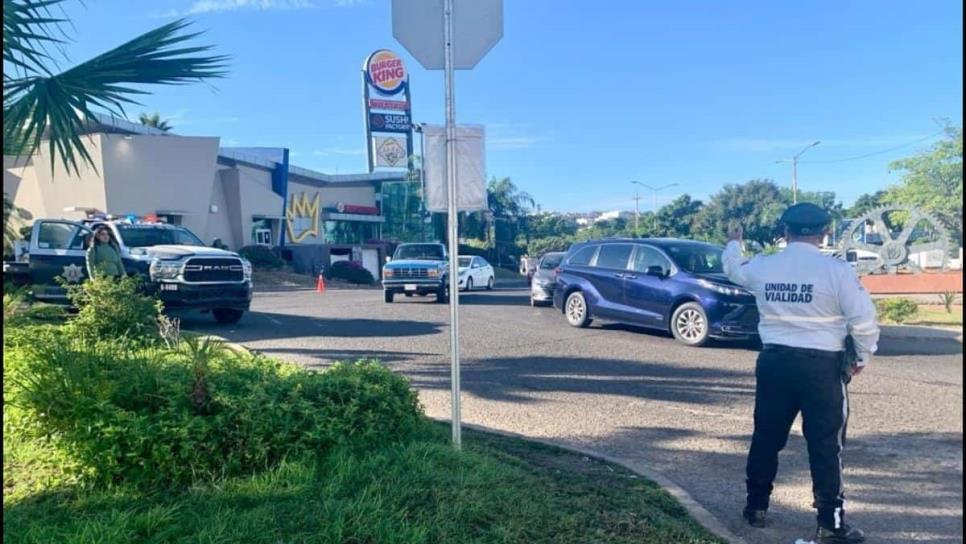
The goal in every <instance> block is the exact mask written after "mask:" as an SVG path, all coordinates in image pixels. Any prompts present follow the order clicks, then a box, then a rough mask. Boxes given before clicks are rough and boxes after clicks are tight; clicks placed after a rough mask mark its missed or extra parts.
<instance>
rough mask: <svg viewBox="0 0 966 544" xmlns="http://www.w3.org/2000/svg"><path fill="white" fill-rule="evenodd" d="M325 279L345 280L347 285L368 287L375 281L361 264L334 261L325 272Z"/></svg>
mask: <svg viewBox="0 0 966 544" xmlns="http://www.w3.org/2000/svg"><path fill="white" fill-rule="evenodd" d="M325 277H326V278H329V279H338V280H345V281H347V282H349V283H357V284H365V285H369V284H372V283H374V282H375V281H376V279H375V278H373V277H372V272H369V270H367V269H366V268H364V267H363V266H362V264H360V263H358V262H356V261H336V262H334V263H332V266H330V267H328V268H327V269H326V271H325Z"/></svg>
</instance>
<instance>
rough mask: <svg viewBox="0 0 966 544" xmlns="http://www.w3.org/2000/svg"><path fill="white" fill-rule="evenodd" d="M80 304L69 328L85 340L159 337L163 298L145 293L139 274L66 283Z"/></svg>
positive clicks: (144, 340)
mask: <svg viewBox="0 0 966 544" xmlns="http://www.w3.org/2000/svg"><path fill="white" fill-rule="evenodd" d="M67 296H68V297H69V298H70V301H71V303H72V304H73V305H74V306H76V307H77V310H78V311H77V316H76V317H74V319H72V320H71V322H70V323H69V329H68V332H69V333H71V334H72V335H73V336H74V337H76V338H78V339H81V340H84V341H86V342H99V341H114V340H119V339H123V338H126V339H129V340H131V341H133V342H137V343H151V342H154V341H156V340H158V317H160V315H161V309H162V305H161V301H160V300H158V299H157V298H156V297H152V296H149V295H146V294H145V293H144V292H143V290H142V289H141V281H140V280H139V279H138V278H136V277H125V278H110V277H101V278H93V279H91V280H88V281H85V282H84V283H82V284H80V285H70V286H68V287H67Z"/></svg>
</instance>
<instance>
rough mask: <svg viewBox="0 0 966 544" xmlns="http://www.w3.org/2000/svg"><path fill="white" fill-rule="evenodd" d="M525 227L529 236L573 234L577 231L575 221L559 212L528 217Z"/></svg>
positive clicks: (542, 236) (543, 236)
mask: <svg viewBox="0 0 966 544" xmlns="http://www.w3.org/2000/svg"><path fill="white" fill-rule="evenodd" d="M527 228H528V230H529V232H530V238H550V237H554V236H557V237H559V236H573V235H574V234H576V233H577V222H576V221H574V220H573V219H572V218H569V217H565V216H563V215H560V214H555V213H544V214H540V215H534V216H530V217H528V218H527Z"/></svg>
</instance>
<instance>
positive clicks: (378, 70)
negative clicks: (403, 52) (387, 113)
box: [366, 49, 408, 94]
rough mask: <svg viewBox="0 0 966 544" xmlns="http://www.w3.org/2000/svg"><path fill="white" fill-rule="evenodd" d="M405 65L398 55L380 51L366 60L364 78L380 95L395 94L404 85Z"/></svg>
mask: <svg viewBox="0 0 966 544" xmlns="http://www.w3.org/2000/svg"><path fill="white" fill-rule="evenodd" d="M407 77H408V74H407V73H406V65H405V64H403V61H402V59H401V58H399V56H398V55H396V54H395V53H393V52H392V51H389V50H388V49H380V50H379V51H376V52H375V53H373V54H371V55H369V58H368V59H366V78H367V79H368V80H369V84H370V85H372V86H373V87H375V88H376V90H377V91H379V92H380V93H382V94H396V93H398V92H399V91H401V90H402V89H403V87H404V86H405V85H406V78H407Z"/></svg>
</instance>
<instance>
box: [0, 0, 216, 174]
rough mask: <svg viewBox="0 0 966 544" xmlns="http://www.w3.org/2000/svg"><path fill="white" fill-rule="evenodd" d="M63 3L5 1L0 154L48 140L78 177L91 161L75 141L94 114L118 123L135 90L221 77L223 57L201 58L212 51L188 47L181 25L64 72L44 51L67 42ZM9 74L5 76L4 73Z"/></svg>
mask: <svg viewBox="0 0 966 544" xmlns="http://www.w3.org/2000/svg"><path fill="white" fill-rule="evenodd" d="M63 1H64V0H3V62H4V74H3V152H4V154H5V155H16V156H18V157H21V156H26V155H31V154H33V153H35V152H36V151H37V150H38V149H39V148H40V146H41V145H43V143H44V142H43V140H47V146H48V148H49V151H50V160H51V166H53V165H54V164H53V163H54V162H55V156H59V157H60V160H61V161H62V163H63V164H64V166H65V167H66V168H67V170H68V171H73V172H77V171H78V160H77V159H78V155H79V156H80V158H81V159H82V160H83V161H84V162H86V163H87V164H90V165H93V160H92V159H91V156H90V154H89V153H88V151H87V149H86V148H85V146H84V142H83V140H82V139H81V135H82V134H83V133H84V131H85V129H86V128H87V125H88V123H89V122H90V119H91V118H93V117H94V110H101V111H104V112H106V113H109V114H111V115H115V116H117V117H121V118H124V117H125V115H124V105H126V104H127V105H130V104H137V103H138V102H136V101H135V100H134V98H135V97H137V96H138V95H144V94H148V92H147V91H144V90H142V89H140V88H139V86H141V85H178V84H185V83H190V82H198V81H203V80H206V79H210V78H218V77H222V76H224V74H225V72H224V70H223V69H224V68H225V66H226V64H225V63H226V61H227V57H225V56H212V55H205V54H204V53H205V52H206V51H209V50H210V49H211V46H196V45H189V44H188V43H186V42H189V41H191V40H192V39H193V38H195V37H197V36H198V33H187V32H185V29H186V28H187V27H188V22H187V21H186V20H184V19H179V20H177V21H173V22H171V23H168V24H165V25H162V26H160V27H158V28H156V29H154V30H151V31H149V32H146V33H144V34H142V35H140V36H138V37H136V38H134V39H133V40H131V41H129V42H127V43H124V44H122V45H120V46H119V47H117V48H115V49H112V50H110V51H108V52H106V53H103V54H101V55H98V56H96V57H94V58H93V59H90V60H88V61H86V62H83V63H81V64H78V65H76V66H74V67H72V68H69V69H67V70H64V71H57V70H56V68H58V67H57V63H56V61H55V60H54V59H53V58H52V57H51V54H50V49H51V48H55V47H56V48H59V47H60V46H61V45H62V44H63V43H64V42H65V40H64V39H62V38H61V37H60V36H64V33H63V31H62V28H63V26H64V25H65V24H68V23H69V21H68V20H67V19H66V18H65V17H63V16H56V14H54V13H53V11H52V10H53V9H54V8H56V7H62V6H61V3H62V2H63ZM8 67H9V69H8Z"/></svg>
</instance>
